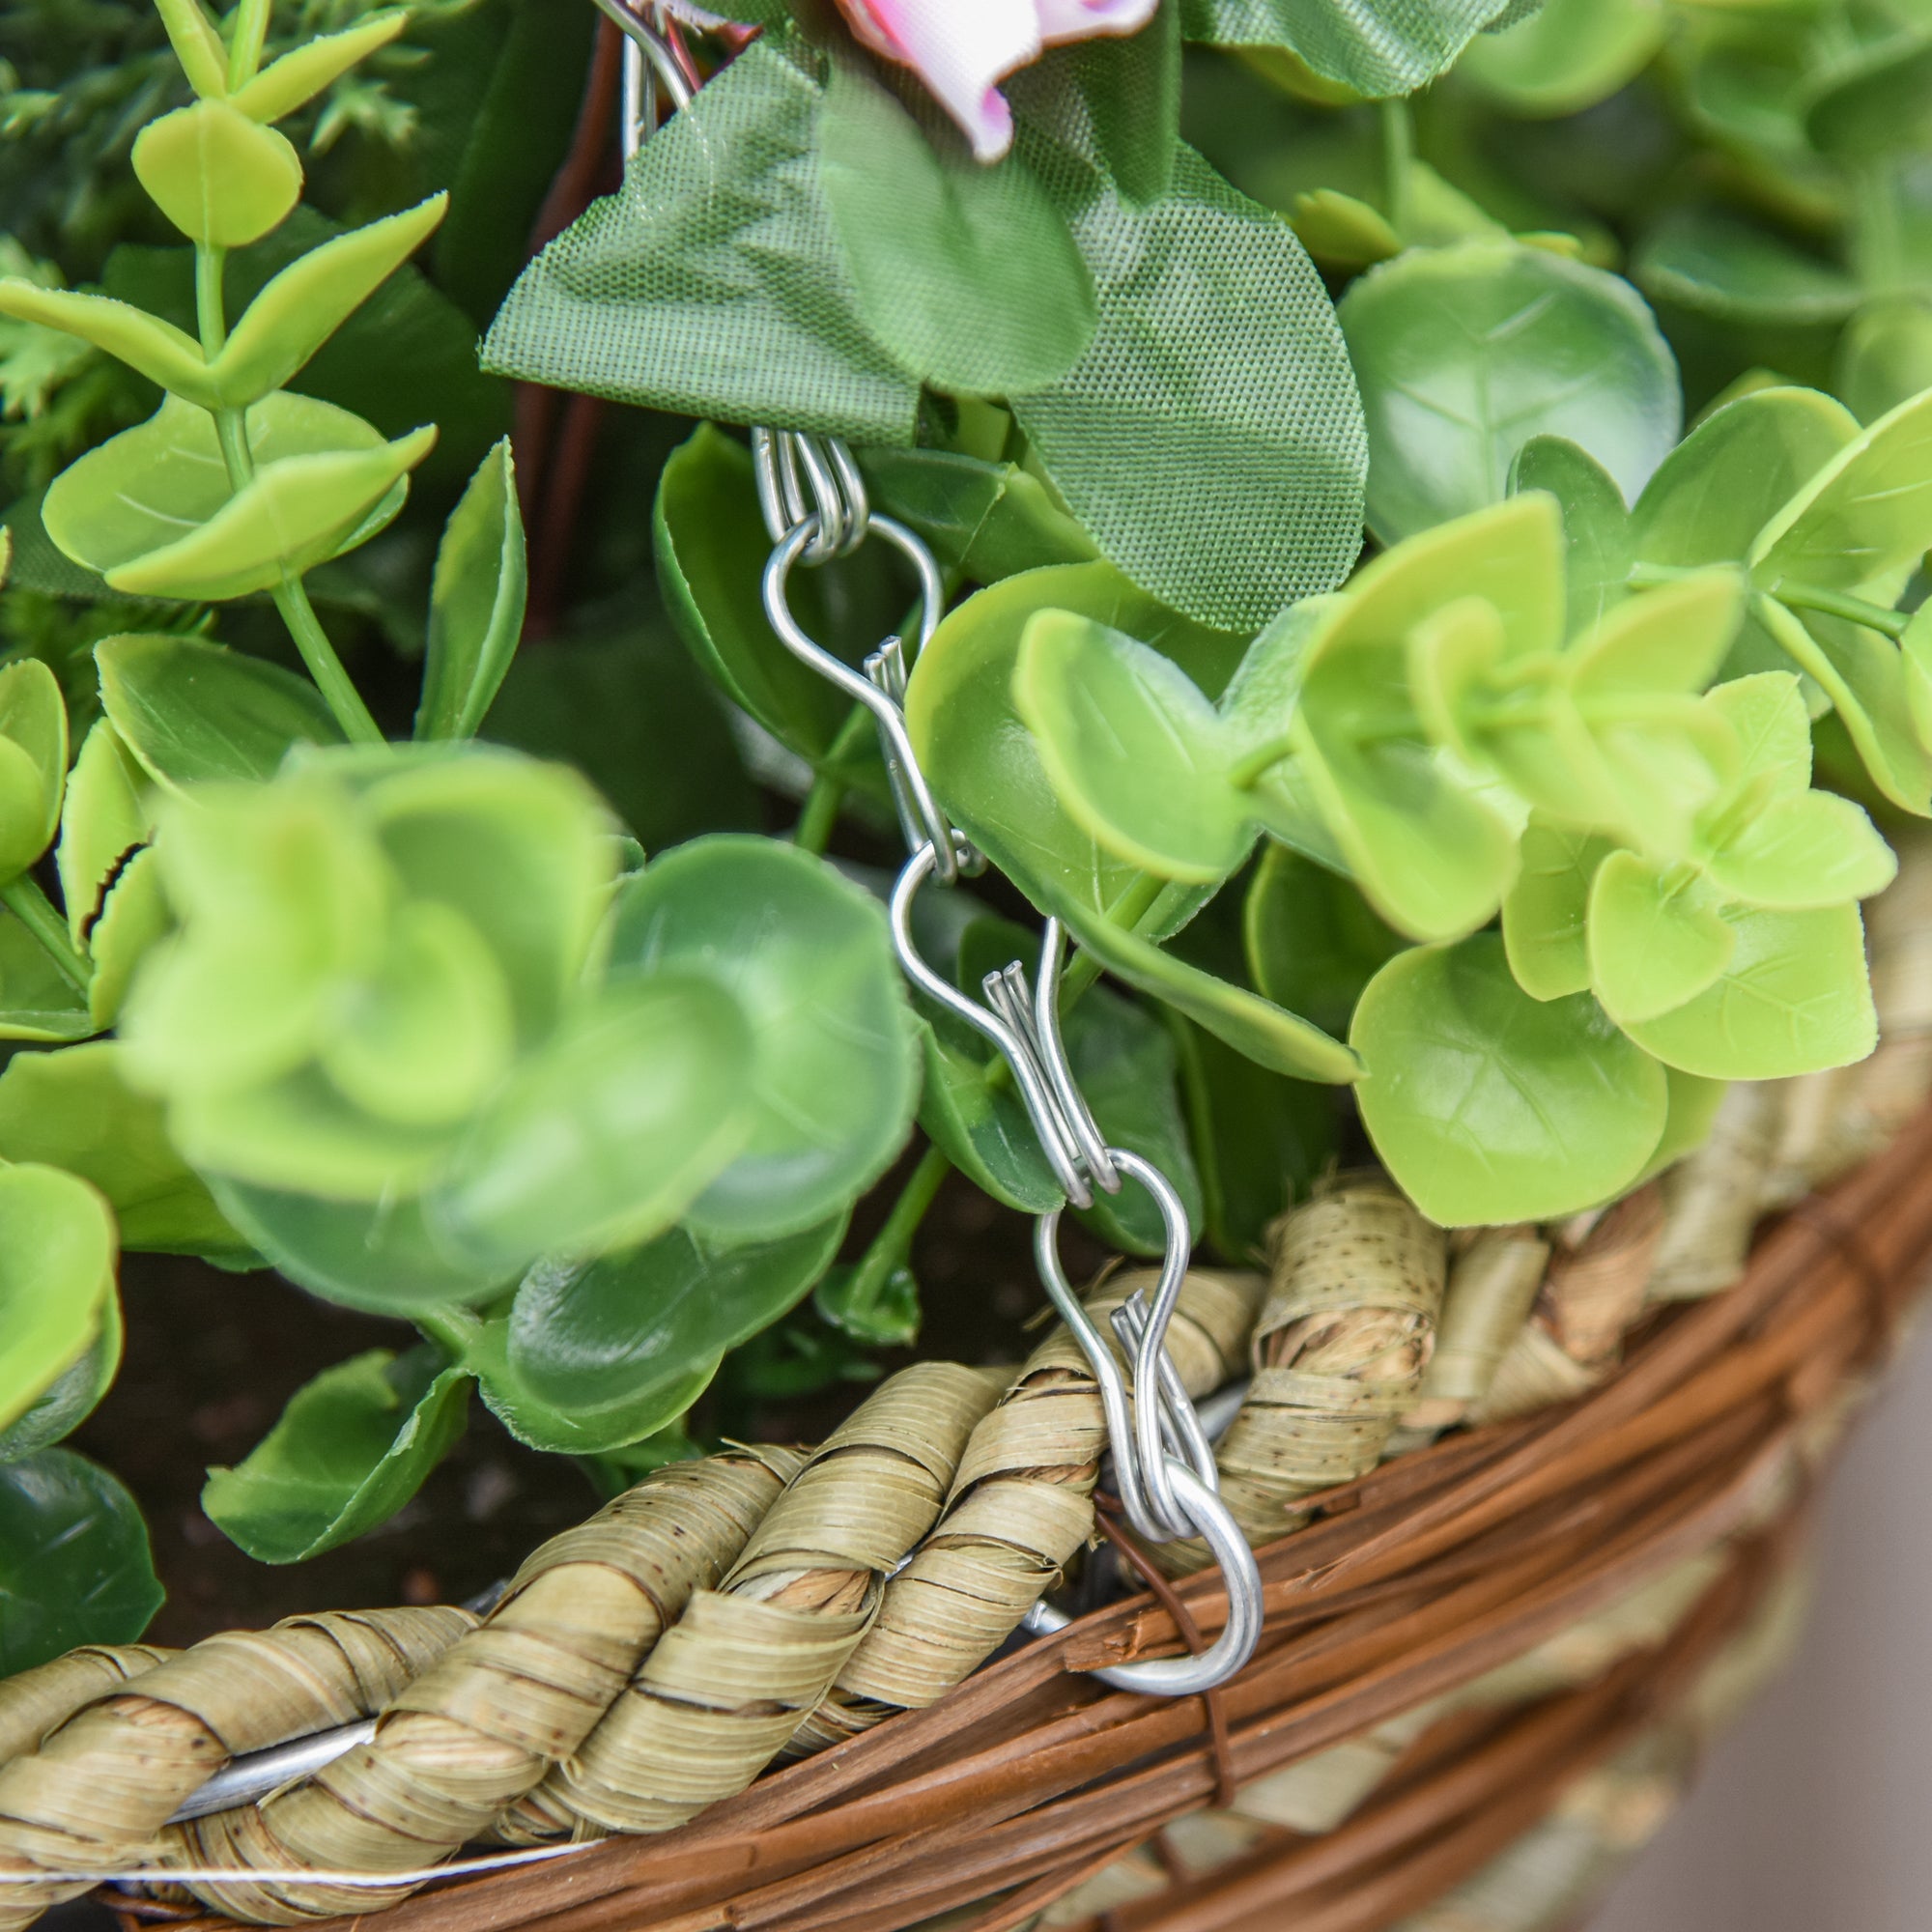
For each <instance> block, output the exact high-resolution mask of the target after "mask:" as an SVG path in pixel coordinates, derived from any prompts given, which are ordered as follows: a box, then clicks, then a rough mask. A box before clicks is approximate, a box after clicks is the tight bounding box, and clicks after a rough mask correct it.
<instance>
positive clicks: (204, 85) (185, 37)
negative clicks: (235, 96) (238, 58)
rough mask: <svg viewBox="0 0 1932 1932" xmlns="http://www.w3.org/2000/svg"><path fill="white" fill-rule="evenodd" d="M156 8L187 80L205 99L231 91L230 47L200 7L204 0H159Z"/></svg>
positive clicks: (211, 98)
mask: <svg viewBox="0 0 1932 1932" xmlns="http://www.w3.org/2000/svg"><path fill="white" fill-rule="evenodd" d="M155 11H156V13H157V14H159V15H160V16H161V25H162V26H163V27H165V28H166V29H167V35H168V43H169V44H170V45H171V46H172V47H173V48H174V50H175V58H176V59H177V60H178V61H180V62H181V67H182V71H183V73H185V75H186V76H187V84H188V85H189V86H190V87H191V88H193V89H194V91H195V92H196V93H197V94H198V95H200V96H201V97H202V99H204V100H220V99H224V98H225V97H226V95H227V93H228V49H227V48H226V47H225V46H224V45H223V44H222V43H221V36H220V35H219V34H217V33H216V32H215V31H214V28H213V24H212V23H211V22H210V20H209V17H208V15H207V14H204V13H203V12H202V11H201V0H156V4H155Z"/></svg>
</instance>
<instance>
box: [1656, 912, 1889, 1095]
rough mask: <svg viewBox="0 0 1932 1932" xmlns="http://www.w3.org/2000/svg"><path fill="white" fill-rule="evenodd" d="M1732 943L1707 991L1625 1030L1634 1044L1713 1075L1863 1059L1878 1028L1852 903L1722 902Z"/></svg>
mask: <svg viewBox="0 0 1932 1932" xmlns="http://www.w3.org/2000/svg"><path fill="white" fill-rule="evenodd" d="M1724 917H1725V919H1726V920H1727V921H1728V922H1729V923H1731V925H1732V926H1733V927H1734V928H1735V929H1736V932H1737V950H1736V952H1734V953H1733V954H1732V957H1731V963H1730V966H1729V968H1728V970H1727V971H1726V972H1725V973H1724V975H1723V977H1722V978H1721V979H1720V980H1718V982H1717V983H1716V984H1715V985H1714V986H1712V987H1711V988H1710V989H1709V990H1708V991H1707V992H1703V993H1700V994H1699V995H1698V996H1697V997H1696V998H1695V999H1694V1000H1691V1001H1690V1002H1689V1003H1688V1004H1687V1005H1684V1006H1681V1007H1679V1008H1677V1009H1676V1010H1675V1011H1673V1012H1668V1013H1665V1014H1664V1015H1663V1016H1662V1018H1660V1019H1654V1020H1647V1021H1645V1022H1643V1023H1642V1024H1641V1025H1636V1026H1633V1027H1632V1028H1631V1029H1630V1034H1631V1037H1632V1038H1633V1039H1634V1040H1635V1041H1636V1042H1637V1043H1638V1045H1640V1046H1643V1047H1645V1048H1647V1049H1648V1050H1649V1051H1650V1052H1652V1053H1654V1054H1656V1055H1657V1056H1658V1058H1659V1059H1660V1060H1662V1061H1665V1062H1667V1063H1668V1064H1669V1065H1672V1066H1677V1067H1681V1068H1682V1069H1683V1070H1684V1071H1685V1072H1687V1073H1699V1074H1702V1075H1703V1076H1704V1077H1705V1078H1706V1079H1710V1080H1784V1079H1789V1078H1791V1077H1792V1076H1794V1075H1796V1074H1800V1073H1816V1072H1819V1071H1821V1070H1822V1069H1824V1068H1825V1067H1828V1066H1844V1065H1849V1064H1850V1063H1851V1062H1852V1061H1855V1060H1862V1059H1863V1058H1864V1056H1865V1055H1866V1054H1868V1053H1869V1052H1870V1051H1871V1050H1872V1047H1873V1045H1874V1043H1875V1042H1876V1040H1877V1037H1878V1023H1877V1020H1876V1018H1875V1017H1874V1014H1873V1011H1872V1000H1871V987H1870V985H1869V984H1868V982H1867V980H1866V978H1865V952H1864V935H1863V928H1862V926H1861V923H1860V920H1859V909H1858V907H1857V906H1856V905H1836V906H1829V907H1826V908H1824V909H1822V910H1816V911H1811V912H1756V911H1750V910H1747V909H1745V908H1743V907H1735V908H1726V909H1725V913H1724Z"/></svg>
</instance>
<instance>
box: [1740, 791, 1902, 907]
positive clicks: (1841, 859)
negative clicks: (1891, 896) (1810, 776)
mask: <svg viewBox="0 0 1932 1932" xmlns="http://www.w3.org/2000/svg"><path fill="white" fill-rule="evenodd" d="M1705 865H1706V869H1707V870H1708V872H1709V874H1710V877H1711V882H1712V884H1714V885H1715V886H1717V887H1719V889H1720V890H1721V891H1723V892H1725V893H1728V894H1729V895H1730V896H1731V897H1732V898H1736V899H1742V900H1744V901H1745V903H1746V904H1747V905H1755V906H1767V907H1774V908H1776V909H1778V910H1780V911H1785V912H1803V911H1806V910H1809V909H1810V908H1812V907H1816V906H1829V905H1836V904H1838V903H1839V902H1840V901H1841V900H1844V899H1865V898H1870V897H1871V895H1873V894H1874V893H1880V892H1883V891H1884V890H1885V888H1886V887H1887V886H1889V884H1890V883H1891V881H1892V878H1893V876H1894V875H1895V874H1896V872H1897V870H1898V862H1897V860H1896V859H1894V858H1893V857H1892V854H1891V848H1890V847H1889V846H1888V845H1887V844H1886V842H1885V840H1884V839H1883V838H1880V836H1879V833H1878V829H1877V827H1875V826H1874V825H1873V824H1872V822H1871V820H1870V818H1869V817H1867V816H1866V814H1865V810H1864V808H1863V807H1862V806H1860V805H1856V804H1854V803H1853V802H1852V800H1850V799H1848V798H1840V797H1839V796H1838V795H1837V794H1836V793H1835V792H1828V791H1806V792H1800V793H1798V794H1797V795H1796V796H1794V797H1789V798H1778V799H1774V800H1772V801H1771V803H1770V804H1768V805H1767V806H1765V807H1764V809H1763V810H1760V811H1758V812H1757V813H1755V814H1754V815H1753V816H1752V817H1751V818H1750V819H1749V820H1748V821H1747V823H1746V824H1745V825H1744V826H1742V827H1741V828H1740V829H1739V830H1738V832H1737V833H1736V834H1734V835H1733V836H1732V837H1731V838H1728V839H1726V840H1725V842H1724V843H1723V844H1722V845H1721V846H1720V847H1719V849H1718V850H1717V851H1716V852H1714V853H1713V854H1712V855H1711V856H1710V858H1709V859H1708V860H1707V861H1706V862H1705Z"/></svg>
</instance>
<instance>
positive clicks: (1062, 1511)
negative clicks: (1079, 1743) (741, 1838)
mask: <svg viewBox="0 0 1932 1932" xmlns="http://www.w3.org/2000/svg"><path fill="white" fill-rule="evenodd" d="M1157 1280H1158V1276H1156V1275H1154V1274H1152V1273H1151V1272H1135V1273H1127V1274H1120V1275H1115V1276H1114V1277H1112V1278H1111V1279H1110V1280H1109V1281H1108V1282H1106V1283H1105V1284H1104V1285H1103V1286H1102V1287H1101V1288H1100V1289H1098V1290H1097V1291H1095V1292H1094V1293H1092V1294H1090V1295H1088V1296H1087V1297H1086V1305H1087V1307H1088V1309H1089V1310H1090V1311H1091V1312H1092V1313H1093V1314H1094V1317H1095V1318H1096V1320H1097V1321H1099V1323H1100V1325H1101V1331H1102V1333H1109V1332H1111V1331H1110V1329H1109V1326H1108V1321H1107V1318H1108V1317H1109V1316H1110V1315H1111V1314H1112V1312H1113V1311H1114V1310H1115V1309H1116V1308H1119V1307H1122V1305H1124V1304H1125V1303H1126V1302H1127V1301H1128V1300H1130V1299H1131V1298H1132V1297H1133V1296H1134V1295H1136V1294H1138V1293H1142V1292H1143V1291H1146V1292H1149V1293H1151V1291H1152V1289H1153V1286H1154V1284H1155V1282H1156V1281H1157ZM1261 1293H1262V1282H1261V1277H1260V1276H1259V1275H1254V1274H1245V1273H1233V1274H1230V1273H1222V1272H1218V1271H1215V1270H1212V1269H1208V1268H1197V1269H1193V1270H1191V1271H1190V1272H1189V1274H1188V1275H1187V1278H1186V1280H1185V1281H1184V1282H1183V1283H1182V1284H1181V1290H1180V1299H1179V1303H1178V1305H1177V1306H1176V1309H1175V1313H1174V1320H1173V1321H1172V1323H1171V1324H1170V1326H1169V1328H1168V1348H1169V1352H1170V1353H1171V1355H1172V1356H1173V1358H1174V1362H1175V1366H1176V1367H1177V1368H1178V1369H1179V1372H1180V1377H1181V1380H1182V1381H1183V1382H1184V1383H1185V1384H1186V1387H1187V1391H1188V1393H1189V1394H1190V1395H1194V1396H1202V1395H1207V1394H1209V1393H1210V1392H1211V1391H1212V1390H1214V1389H1217V1388H1219V1387H1220V1386H1221V1384H1222V1383H1223V1382H1225V1381H1226V1380H1227V1379H1228V1378H1229V1377H1230V1376H1231V1375H1232V1374H1233V1373H1234V1370H1235V1367H1236V1364H1237V1363H1238V1362H1239V1360H1240V1357H1241V1350H1242V1349H1243V1348H1244V1346H1245V1345H1246V1343H1247V1339H1248V1333H1249V1331H1250V1329H1252V1327H1253V1326H1254V1320H1255V1310H1256V1309H1257V1307H1258V1306H1259V1305H1260V1301H1261ZM1106 1446H1107V1432H1106V1424H1105V1420H1104V1418H1103V1416H1102V1414H1101V1410H1100V1397H1099V1391H1098V1388H1097V1387H1096V1385H1095V1383H1094V1377H1093V1373H1092V1371H1091V1370H1090V1369H1089V1367H1088V1365H1087V1359H1086V1357H1085V1356H1084V1355H1083V1354H1082V1353H1081V1352H1080V1349H1079V1347H1078V1345H1077V1344H1076V1343H1075V1342H1074V1340H1073V1338H1072V1337H1071V1336H1070V1335H1069V1334H1068V1333H1067V1331H1066V1330H1065V1328H1064V1327H1057V1328H1055V1330H1054V1331H1053V1333H1052V1334H1051V1335H1049V1336H1048V1337H1047V1339H1046V1340H1045V1341H1044V1342H1043V1343H1041V1345H1040V1346H1039V1347H1038V1348H1037V1349H1036V1350H1034V1352H1033V1354H1032V1355H1031V1356H1030V1357H1029V1358H1028V1360H1027V1362H1026V1365H1025V1366H1024V1367H1023V1368H1022V1369H1021V1370H1020V1372H1019V1376H1018V1378H1016V1379H1015V1380H1014V1382H1013V1384H1012V1386H1011V1387H1010V1388H1009V1390H1008V1391H1007V1393H1006V1395H1005V1396H1004V1397H1003V1398H1002V1399H1001V1402H1000V1406H998V1407H997V1408H996V1409H994V1410H993V1412H992V1413H991V1414H990V1415H988V1416H987V1417H986V1418H985V1420H984V1421H982V1422H981V1423H980V1426H979V1427H978V1428H977V1429H976V1430H975V1431H974V1432H973V1439H972V1441H971V1442H970V1443H969V1444H968V1446H967V1450H966V1454H965V1457H964V1459H963V1460H962V1462H961V1463H960V1465H959V1473H958V1475H957V1476H956V1477H955V1478H954V1479H953V1484H952V1493H951V1494H950V1495H949V1496H948V1497H947V1501H946V1513H945V1515H944V1516H942V1517H941V1518H940V1520H939V1522H938V1524H937V1526H936V1527H935V1528H934V1529H933V1531H932V1534H931V1535H930V1536H928V1537H927V1538H926V1540H925V1542H924V1543H923V1544H922V1545H921V1546H920V1548H919V1550H918V1552H917V1554H915V1556H914V1557H913V1559H912V1561H911V1562H910V1563H909V1564H907V1566H906V1567H905V1569H904V1570H902V1571H901V1572H900V1573H899V1574H898V1575H897V1576H896V1577H894V1578H893V1579H892V1581H891V1582H889V1583H888V1584H887V1585H886V1591H885V1601H884V1604H883V1605H882V1606H881V1608H880V1611H879V1618H878V1621H877V1622H876V1623H875V1624H874V1625H873V1626H872V1628H871V1629H870V1630H869V1631H868V1632H867V1634H866V1636H865V1639H864V1640H863V1641H862V1642H861V1643H860V1645H859V1647H858V1649H857V1650H855V1651H854V1652H853V1654H852V1656H851V1659H850V1660H849V1661H848V1662H847V1663H846V1664H845V1667H844V1668H843V1669H842V1670H841V1671H840V1672H839V1673H838V1682H837V1683H836V1684H835V1685H834V1686H833V1688H832V1690H831V1691H830V1692H829V1693H828V1694H827V1696H826V1697H825V1699H824V1701H823V1702H822V1703H821V1704H820V1705H819V1707H818V1709H817V1710H816V1711H815V1712H813V1714H812V1715H811V1717H810V1719H807V1721H806V1723H805V1724H804V1725H802V1726H801V1727H800V1730H799V1733H798V1735H797V1737H795V1738H794V1739H793V1740H792V1749H793V1750H794V1751H795V1752H801V1753H803V1752H806V1751H810V1750H817V1749H822V1748H823V1747H826V1746H828V1745H832V1744H836V1743H838V1741H839V1740H840V1739H842V1738H847V1737H851V1736H853V1735H855V1734H856V1733H858V1732H860V1731H863V1730H867V1729H868V1728H870V1726H872V1725H873V1724H876V1723H878V1722H880V1721H881V1719H886V1718H889V1717H891V1716H892V1715H893V1713H894V1712H895V1711H903V1710H922V1709H923V1708H924V1707H925V1706H926V1705H928V1704H934V1703H937V1702H938V1701H939V1699H940V1698H941V1697H943V1696H945V1694H946V1693H947V1692H948V1691H949V1690H952V1688H953V1687H954V1686H955V1685H957V1684H959V1683H961V1682H963V1681H964V1679H965V1678H966V1677H967V1676H968V1675H970V1673H971V1672H973V1671H974V1670H976V1669H978V1668H979V1666H980V1664H981V1663H983V1662H985V1660H986V1659H987V1658H988V1657H990V1656H991V1655H992V1654H993V1652H994V1651H996V1650H997V1649H998V1648H999V1647H1000V1645H1001V1644H1003V1643H1004V1642H1005V1641H1006V1640H1007V1638H1008V1637H1009V1636H1010V1635H1011V1634H1013V1632H1014V1631H1015V1630H1016V1629H1017V1628H1018V1627H1019V1622H1020V1619H1021V1618H1022V1617H1023V1616H1025V1615H1026V1613H1027V1611H1028V1610H1029V1609H1030V1608H1032V1606H1033V1605H1034V1604H1035V1603H1037V1601H1038V1599H1039V1598H1040V1597H1041V1596H1043V1595H1044V1594H1045V1593H1046V1592H1047V1591H1048V1590H1050V1589H1052V1588H1053V1587H1054V1585H1055V1584H1056V1583H1057V1582H1059V1580H1060V1576H1061V1571H1062V1569H1063V1568H1064V1566H1065V1564H1066V1562H1067V1561H1068V1560H1069V1559H1070V1558H1071V1557H1072V1555H1073V1553H1074V1551H1075V1550H1077V1549H1078V1548H1080V1547H1081V1546H1082V1545H1083V1544H1084V1543H1086V1542H1087V1540H1088V1538H1089V1537H1090V1536H1092V1534H1093V1531H1094V1506H1093V1502H1092V1500H1091V1499H1092V1496H1093V1492H1094V1480H1095V1477H1096V1476H1097V1474H1098V1472H1099V1466H1100V1456H1101V1453H1102V1452H1103V1451H1104V1449H1105V1448H1106Z"/></svg>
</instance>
